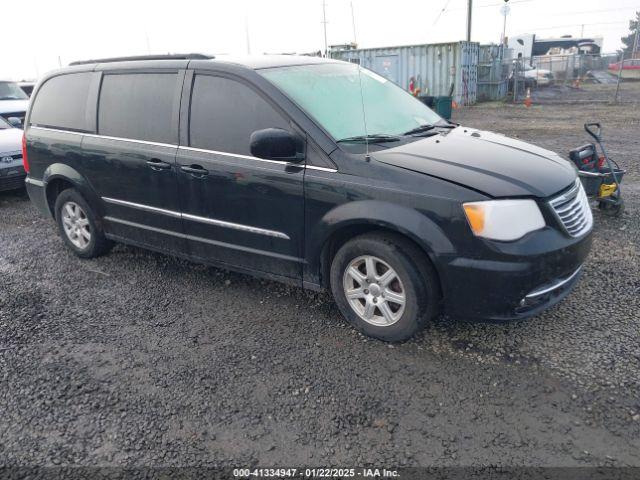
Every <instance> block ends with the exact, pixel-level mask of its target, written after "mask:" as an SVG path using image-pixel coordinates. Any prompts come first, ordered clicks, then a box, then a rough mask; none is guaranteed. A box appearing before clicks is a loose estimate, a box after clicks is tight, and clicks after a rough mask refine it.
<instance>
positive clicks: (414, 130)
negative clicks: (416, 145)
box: [403, 123, 436, 135]
mask: <svg viewBox="0 0 640 480" xmlns="http://www.w3.org/2000/svg"><path fill="white" fill-rule="evenodd" d="M434 128H436V126H435V125H431V124H430V123H427V124H425V125H420V126H419V127H416V128H412V129H411V130H409V131H408V132H404V133H403V135H413V134H415V133H423V132H428V131H429V130H433V129H434Z"/></svg>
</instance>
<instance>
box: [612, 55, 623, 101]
mask: <svg viewBox="0 0 640 480" xmlns="http://www.w3.org/2000/svg"><path fill="white" fill-rule="evenodd" d="M623 63H624V50H623V51H622V52H621V53H620V68H618V81H617V82H616V95H615V96H614V97H613V103H618V91H619V90H620V77H622V64H623Z"/></svg>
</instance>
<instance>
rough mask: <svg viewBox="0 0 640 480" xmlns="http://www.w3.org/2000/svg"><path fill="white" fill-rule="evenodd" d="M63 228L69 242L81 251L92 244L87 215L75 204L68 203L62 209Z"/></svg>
mask: <svg viewBox="0 0 640 480" xmlns="http://www.w3.org/2000/svg"><path fill="white" fill-rule="evenodd" d="M61 213H62V226H63V227H64V233H65V234H66V235H67V238H68V239H69V241H70V242H71V243H72V244H73V245H75V246H76V247H78V248H79V249H80V250H84V249H85V248H87V246H88V245H89V243H90V242H91V225H90V224H89V219H88V218H87V214H86V213H85V212H84V210H82V208H81V207H80V205H78V204H77V203H75V202H66V203H65V204H64V205H63V206H62V209H61Z"/></svg>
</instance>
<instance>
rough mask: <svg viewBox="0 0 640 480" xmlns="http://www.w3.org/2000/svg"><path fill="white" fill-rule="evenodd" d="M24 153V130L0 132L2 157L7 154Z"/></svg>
mask: <svg viewBox="0 0 640 480" xmlns="http://www.w3.org/2000/svg"><path fill="white" fill-rule="evenodd" d="M20 151H22V130H20V129H19V128H6V129H3V130H0V157H1V156H3V155H4V154H5V153H15V152H20Z"/></svg>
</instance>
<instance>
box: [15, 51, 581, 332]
mask: <svg viewBox="0 0 640 480" xmlns="http://www.w3.org/2000/svg"><path fill="white" fill-rule="evenodd" d="M23 150H24V152H23V158H24V164H25V168H26V170H27V172H28V177H27V180H26V182H27V188H28V192H29V196H30V197H31V200H32V201H33V203H34V204H35V205H37V207H38V208H39V210H41V211H42V212H43V213H44V214H46V215H49V216H51V217H53V218H54V219H55V221H56V222H57V225H58V228H59V231H60V234H61V236H62V238H63V239H64V242H65V243H66V245H67V246H68V247H69V249H71V250H72V251H73V252H74V253H75V254H76V255H78V256H80V257H83V258H90V257H95V256H97V255H101V254H104V253H105V252H107V251H109V249H110V247H111V246H112V245H113V242H114V241H116V242H123V243H128V244H132V245H137V246H140V247H144V248H149V249H152V250H156V251H159V252H164V253H168V254H172V255H178V256H181V257H185V258H188V259H191V260H194V261H197V262H205V263H209V264H212V265H219V266H222V267H224V268H229V269H233V270H238V271H241V272H247V273H251V274H254V275H260V276H266V277H268V278H272V279H276V280H281V281H285V282H289V283H292V284H295V285H299V286H302V287H304V288H309V289H314V290H321V289H330V290H331V292H332V293H333V296H334V298H335V301H336V303H337V305H338V307H339V308H340V310H341V312H342V313H343V314H344V316H345V317H346V318H347V319H348V320H349V321H350V322H351V323H352V324H353V325H354V326H355V327H356V328H357V329H359V330H360V331H362V332H363V333H365V334H367V335H371V336H373V337H376V338H380V339H384V340H388V341H398V340H404V339H407V338H409V337H410V336H412V335H413V334H414V333H415V332H417V331H418V330H419V329H420V328H421V327H422V326H423V325H424V324H425V322H426V321H428V320H429V319H430V318H432V317H433V316H434V315H436V313H437V312H438V311H440V310H444V311H446V312H448V313H449V314H450V315H452V316H454V317H455V316H458V317H467V318H468V317H471V318H485V319H486V318H488V319H494V320H510V319H519V318H525V317H528V316H531V315H534V314H536V313H538V312H540V311H542V310H543V309H545V308H547V307H549V306H551V305H553V304H555V303H557V302H558V301H560V300H561V299H562V298H563V297H564V296H565V295H567V293H568V292H569V291H570V290H571V288H572V286H573V285H574V284H575V282H576V281H577V279H578V277H579V273H580V269H581V265H582V263H583V262H584V260H585V257H586V256H587V254H588V252H589V249H590V245H591V230H592V224H593V219H592V215H591V210H590V206H589V203H588V201H587V198H586V196H585V193H584V190H583V189H582V186H581V184H580V182H579V180H578V179H577V176H576V171H575V169H574V168H573V166H572V165H571V164H570V163H569V162H568V161H565V160H564V159H562V158H561V157H560V156H558V155H557V154H555V153H553V152H550V151H548V150H544V149H542V148H538V147H535V146H533V145H530V144H527V143H524V142H522V141H519V140H514V139H510V138H507V137H505V136H502V135H499V134H495V133H491V132H487V131H480V130H476V129H473V128H467V127H464V126H459V125H456V124H453V123H450V122H448V121H446V120H443V119H442V118H440V117H439V116H438V115H436V114H435V113H434V112H433V111H431V110H430V109H429V108H427V107H426V106H425V105H423V104H422V103H421V102H420V101H418V100H416V99H415V98H414V97H412V96H411V95H409V94H408V93H406V92H405V91H404V90H402V89H401V88H400V87H398V86H397V85H395V84H393V83H392V82H389V81H387V80H386V79H385V78H383V77H381V76H379V75H377V74H375V73H373V72H371V71H369V70H366V69H363V68H361V67H360V66H359V65H356V64H353V63H345V62H340V61H334V60H330V59H322V58H313V57H302V56H289V55H283V56H259V57H255V58H251V57H249V58H245V59H239V58H232V57H225V58H212V57H207V56H204V55H197V54H192V55H173V56H163V57H131V58H125V59H106V60H95V61H88V62H78V63H76V64H72V66H70V67H67V68H64V69H62V70H58V71H55V72H53V73H51V74H49V75H47V76H46V77H45V78H43V79H42V80H41V81H40V83H39V84H38V86H37V88H36V90H35V92H34V95H33V98H32V100H31V105H30V108H29V112H28V114H27V118H26V125H25V134H24V141H23Z"/></svg>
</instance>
